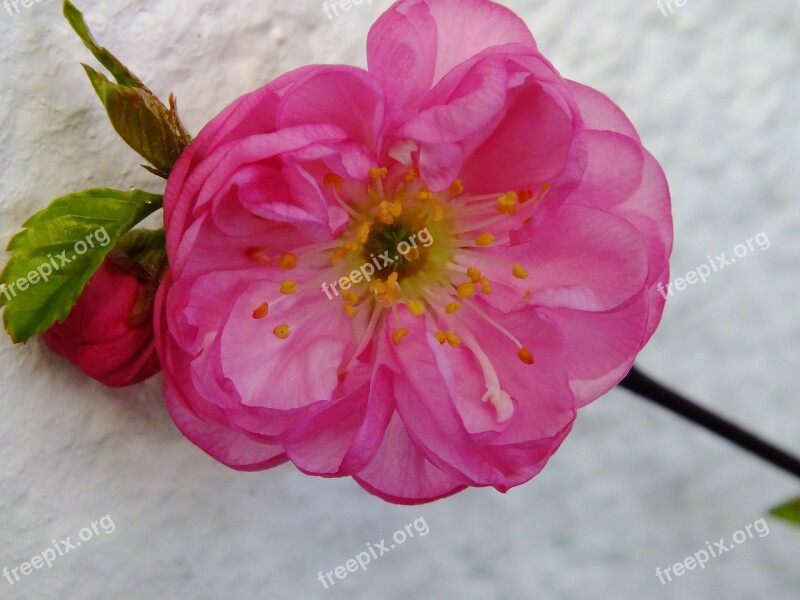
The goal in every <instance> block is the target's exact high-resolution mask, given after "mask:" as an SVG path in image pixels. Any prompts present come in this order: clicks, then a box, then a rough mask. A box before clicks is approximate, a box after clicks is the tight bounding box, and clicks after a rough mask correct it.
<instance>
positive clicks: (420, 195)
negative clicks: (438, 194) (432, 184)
mask: <svg viewBox="0 0 800 600" xmlns="http://www.w3.org/2000/svg"><path fill="white" fill-rule="evenodd" d="M433 199H434V195H433V194H431V191H430V190H429V189H428V188H422V190H420V191H419V192H417V193H416V194H415V195H414V200H415V201H416V202H426V201H427V200H433Z"/></svg>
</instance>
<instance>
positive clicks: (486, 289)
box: [481, 277, 492, 296]
mask: <svg viewBox="0 0 800 600" xmlns="http://www.w3.org/2000/svg"><path fill="white" fill-rule="evenodd" d="M481 291H482V292H483V293H484V294H486V295H487V296H488V295H489V294H491V293H492V285H491V284H490V283H489V280H488V279H486V277H481Z"/></svg>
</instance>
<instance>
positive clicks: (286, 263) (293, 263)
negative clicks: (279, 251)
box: [276, 252, 297, 271]
mask: <svg viewBox="0 0 800 600" xmlns="http://www.w3.org/2000/svg"><path fill="white" fill-rule="evenodd" d="M276 262H277V263H278V266H279V267H280V268H281V269H283V270H284V271H291V270H292V269H296V268H297V257H296V256H295V255H294V254H292V253H291V252H287V253H286V254H284V255H282V256H281V257H280V258H279V259H278V260H277V261H276Z"/></svg>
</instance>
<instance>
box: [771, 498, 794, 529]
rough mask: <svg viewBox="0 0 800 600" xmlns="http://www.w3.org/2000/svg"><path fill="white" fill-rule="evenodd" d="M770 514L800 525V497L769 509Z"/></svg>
mask: <svg viewBox="0 0 800 600" xmlns="http://www.w3.org/2000/svg"><path fill="white" fill-rule="evenodd" d="M769 514H771V515H772V516H773V517H778V518H779V519H783V520H784V521H788V522H789V523H794V524H795V525H800V498H796V499H794V500H790V501H789V502H786V503H785V504H781V505H780V506H776V507H775V508H773V509H772V510H771V511H769Z"/></svg>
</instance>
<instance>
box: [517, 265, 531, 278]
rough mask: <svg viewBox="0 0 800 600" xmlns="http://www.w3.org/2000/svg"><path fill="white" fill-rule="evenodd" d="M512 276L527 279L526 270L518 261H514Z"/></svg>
mask: <svg viewBox="0 0 800 600" xmlns="http://www.w3.org/2000/svg"><path fill="white" fill-rule="evenodd" d="M514 277H516V278H517V279H527V278H528V272H527V271H526V270H525V269H523V268H522V265H521V264H519V263H514Z"/></svg>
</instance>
